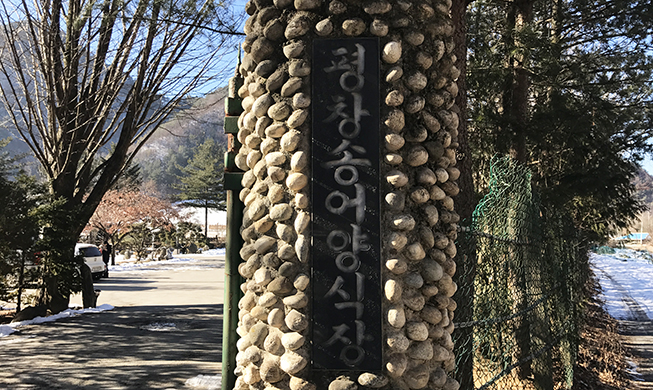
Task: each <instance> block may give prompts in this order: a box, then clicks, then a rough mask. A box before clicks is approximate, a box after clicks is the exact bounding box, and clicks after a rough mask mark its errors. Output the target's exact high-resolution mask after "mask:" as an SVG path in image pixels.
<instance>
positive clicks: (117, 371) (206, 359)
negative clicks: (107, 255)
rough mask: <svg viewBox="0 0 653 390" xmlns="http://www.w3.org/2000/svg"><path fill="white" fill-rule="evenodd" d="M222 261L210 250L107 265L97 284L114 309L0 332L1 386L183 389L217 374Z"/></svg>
mask: <svg viewBox="0 0 653 390" xmlns="http://www.w3.org/2000/svg"><path fill="white" fill-rule="evenodd" d="M223 266H224V258H223V257H220V258H217V257H213V258H202V259H201V260H200V259H198V261H195V262H192V263H190V262H183V263H164V264H153V265H148V266H147V268H148V269H147V270H140V271H137V272H111V274H110V278H109V279H106V280H102V281H100V282H97V283H96V288H99V289H101V290H102V293H101V294H100V297H99V300H98V304H104V303H108V304H111V305H113V306H115V309H114V310H112V311H107V312H102V313H97V314H84V315H81V316H78V317H73V318H67V319H62V320H59V321H57V322H53V323H46V324H41V325H30V326H25V327H22V328H19V331H18V332H16V333H14V334H12V335H10V336H8V337H4V338H2V339H0V389H134V390H135V389H185V388H188V387H186V386H185V382H186V380H188V379H191V378H194V377H196V376H198V375H216V374H218V373H219V372H220V370H221V365H220V360H221V350H222V346H221V338H222V301H223V283H224V272H223ZM72 302H73V303H75V302H77V303H81V297H73V299H72Z"/></svg>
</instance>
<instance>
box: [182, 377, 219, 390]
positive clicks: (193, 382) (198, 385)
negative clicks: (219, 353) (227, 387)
mask: <svg viewBox="0 0 653 390" xmlns="http://www.w3.org/2000/svg"><path fill="white" fill-rule="evenodd" d="M186 386H188V387H192V388H195V389H207V390H215V389H221V388H222V377H221V376H220V375H198V376H196V377H194V378H190V379H188V380H187V381H186Z"/></svg>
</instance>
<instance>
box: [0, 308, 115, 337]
mask: <svg viewBox="0 0 653 390" xmlns="http://www.w3.org/2000/svg"><path fill="white" fill-rule="evenodd" d="M113 309H114V307H113V306H111V305H109V304H104V305H100V306H98V307H91V308H88V309H81V310H75V309H68V310H64V311H62V312H61V313H59V314H55V315H51V316H48V317H36V318H34V319H32V320H26V321H20V322H12V323H10V324H7V325H0V337H6V336H9V335H10V334H12V333H14V332H15V331H16V328H19V327H21V326H25V325H34V324H43V323H45V322H54V321H56V320H58V319H61V318H68V317H76V316H78V315H80V314H86V313H100V312H103V311H107V310H113Z"/></svg>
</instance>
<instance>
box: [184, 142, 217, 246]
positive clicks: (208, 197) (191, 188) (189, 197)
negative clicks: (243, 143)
mask: <svg viewBox="0 0 653 390" xmlns="http://www.w3.org/2000/svg"><path fill="white" fill-rule="evenodd" d="M223 154H224V150H223V149H222V147H221V146H220V145H219V144H217V143H216V142H215V141H214V140H213V139H212V138H208V139H207V140H206V141H205V142H204V143H203V144H202V145H200V147H199V148H198V149H197V151H196V152H195V154H194V155H193V157H192V158H191V159H189V160H188V165H186V166H185V167H180V168H179V169H180V170H181V172H182V175H180V176H179V180H180V181H181V185H179V186H178V187H177V189H178V190H180V194H179V200H181V204H182V205H183V206H190V207H201V208H204V236H206V235H207V233H208V212H209V209H217V210H225V209H226V195H225V192H224V186H223V173H224V165H223V162H222V156H223Z"/></svg>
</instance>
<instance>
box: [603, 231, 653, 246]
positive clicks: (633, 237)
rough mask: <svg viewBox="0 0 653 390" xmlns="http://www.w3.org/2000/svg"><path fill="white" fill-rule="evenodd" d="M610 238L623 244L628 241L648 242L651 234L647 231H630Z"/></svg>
mask: <svg viewBox="0 0 653 390" xmlns="http://www.w3.org/2000/svg"><path fill="white" fill-rule="evenodd" d="M612 240H614V241H617V242H620V243H624V244H626V243H629V242H648V241H650V240H651V236H650V235H649V234H648V233H630V234H628V235H625V236H621V237H615V238H613V239H612Z"/></svg>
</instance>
